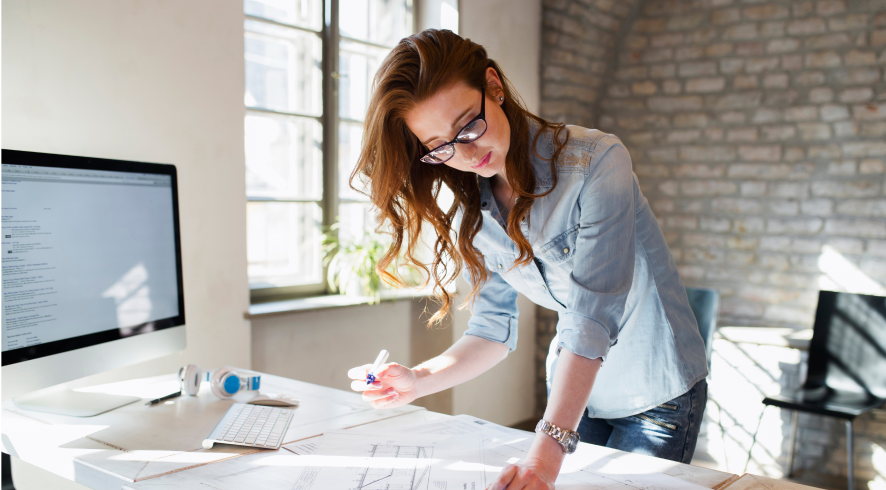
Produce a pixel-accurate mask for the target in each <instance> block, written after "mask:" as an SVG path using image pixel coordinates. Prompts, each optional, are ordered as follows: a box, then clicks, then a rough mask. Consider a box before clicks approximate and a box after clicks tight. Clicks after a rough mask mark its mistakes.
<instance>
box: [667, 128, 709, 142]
mask: <svg viewBox="0 0 886 490" xmlns="http://www.w3.org/2000/svg"><path fill="white" fill-rule="evenodd" d="M700 137H701V131H699V130H697V129H684V130H677V131H670V132H668V137H667V142H668V143H692V142H694V141H696V140H698V138H700Z"/></svg>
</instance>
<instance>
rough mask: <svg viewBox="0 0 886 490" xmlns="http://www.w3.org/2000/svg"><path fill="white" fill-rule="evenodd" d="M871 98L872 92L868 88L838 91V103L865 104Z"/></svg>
mask: <svg viewBox="0 0 886 490" xmlns="http://www.w3.org/2000/svg"><path fill="white" fill-rule="evenodd" d="M873 97H874V91H873V89H871V88H870V87H858V88H847V89H843V90H841V91H840V102H865V101H868V100H871V99H872V98H873ZM822 102H827V101H822Z"/></svg>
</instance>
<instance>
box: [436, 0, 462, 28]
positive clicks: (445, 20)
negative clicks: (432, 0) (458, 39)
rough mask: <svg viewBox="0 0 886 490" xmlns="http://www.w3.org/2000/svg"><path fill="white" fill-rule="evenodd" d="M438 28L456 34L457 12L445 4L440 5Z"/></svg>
mask: <svg viewBox="0 0 886 490" xmlns="http://www.w3.org/2000/svg"><path fill="white" fill-rule="evenodd" d="M440 27H441V28H442V29H449V30H450V31H452V32H454V33H456V34H458V10H457V9H456V8H455V7H453V6H452V5H449V4H448V3H445V2H444V3H441V4H440Z"/></svg>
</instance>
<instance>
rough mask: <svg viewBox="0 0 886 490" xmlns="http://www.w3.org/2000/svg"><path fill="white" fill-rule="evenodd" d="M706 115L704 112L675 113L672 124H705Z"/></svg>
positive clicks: (706, 123) (706, 120) (706, 121)
mask: <svg viewBox="0 0 886 490" xmlns="http://www.w3.org/2000/svg"><path fill="white" fill-rule="evenodd" d="M707 125H708V116H707V115H705V114H700V113H697V114H677V115H675V116H674V126H707Z"/></svg>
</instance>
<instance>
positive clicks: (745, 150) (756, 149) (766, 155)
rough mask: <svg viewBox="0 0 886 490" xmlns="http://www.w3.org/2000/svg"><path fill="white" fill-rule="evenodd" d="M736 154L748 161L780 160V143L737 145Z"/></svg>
mask: <svg viewBox="0 0 886 490" xmlns="http://www.w3.org/2000/svg"><path fill="white" fill-rule="evenodd" d="M738 154H739V156H740V157H741V159H742V160H745V161H749V162H777V161H779V160H781V145H755V146H739V147H738Z"/></svg>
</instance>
